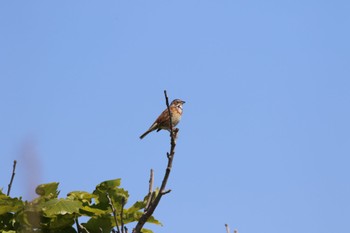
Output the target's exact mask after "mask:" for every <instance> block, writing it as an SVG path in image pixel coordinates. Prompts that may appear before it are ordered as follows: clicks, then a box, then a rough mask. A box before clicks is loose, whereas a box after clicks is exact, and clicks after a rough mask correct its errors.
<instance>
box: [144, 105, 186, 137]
mask: <svg viewBox="0 0 350 233" xmlns="http://www.w3.org/2000/svg"><path fill="white" fill-rule="evenodd" d="M184 103H186V102H185V101H183V100H180V99H174V100H173V101H172V102H171V104H170V106H169V108H170V113H171V121H172V125H173V127H175V126H176V125H177V124H178V123H179V122H180V120H181V116H182V106H183V104H184ZM169 120H170V119H169V111H168V108H167V109H165V110H164V111H163V112H162V113H161V114H160V115H159V117H158V118H157V119H156V120H155V121H154V123H153V124H152V125H151V127H149V129H148V130H147V131H146V132H144V133H143V134H142V135H141V136H140V139H142V138H144V137H145V136H146V135H147V134H149V133H150V132H152V131H154V130H157V132H158V131H160V130H162V129H165V130H168V131H170V121H169Z"/></svg>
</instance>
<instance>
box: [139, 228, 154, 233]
mask: <svg viewBox="0 0 350 233" xmlns="http://www.w3.org/2000/svg"><path fill="white" fill-rule="evenodd" d="M141 232H142V233H153V231H151V230H150V229H146V228H142V230H141Z"/></svg>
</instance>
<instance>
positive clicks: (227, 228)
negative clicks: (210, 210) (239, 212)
mask: <svg viewBox="0 0 350 233" xmlns="http://www.w3.org/2000/svg"><path fill="white" fill-rule="evenodd" d="M225 227H226V233H230V228H229V227H228V224H225Z"/></svg>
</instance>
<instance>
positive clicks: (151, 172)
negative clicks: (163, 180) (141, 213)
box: [145, 169, 154, 211]
mask: <svg viewBox="0 0 350 233" xmlns="http://www.w3.org/2000/svg"><path fill="white" fill-rule="evenodd" d="M153 182H154V173H153V169H151V171H150V176H149V187H148V199H147V203H146V207H145V211H147V210H148V207H149V205H150V204H151V200H152V197H153Z"/></svg>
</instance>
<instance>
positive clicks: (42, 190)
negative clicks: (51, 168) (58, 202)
mask: <svg viewBox="0 0 350 233" xmlns="http://www.w3.org/2000/svg"><path fill="white" fill-rule="evenodd" d="M58 185H59V183H58V182H52V183H47V184H41V185H39V186H38V187H36V189H35V192H36V194H38V195H39V196H41V197H50V198H56V197H58V194H59V191H57V188H58Z"/></svg>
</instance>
